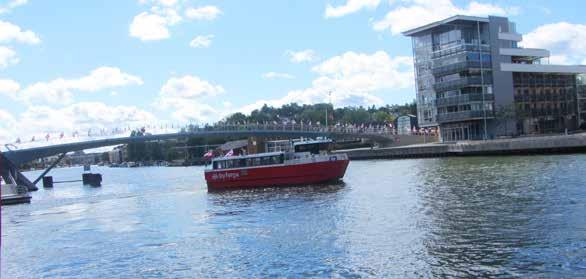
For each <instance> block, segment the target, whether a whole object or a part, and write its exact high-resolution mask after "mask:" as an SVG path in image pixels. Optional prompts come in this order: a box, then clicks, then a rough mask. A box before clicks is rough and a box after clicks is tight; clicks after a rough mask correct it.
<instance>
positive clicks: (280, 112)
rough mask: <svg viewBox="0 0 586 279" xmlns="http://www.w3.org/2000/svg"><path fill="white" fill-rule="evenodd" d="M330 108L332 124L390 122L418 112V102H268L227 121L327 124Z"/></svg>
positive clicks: (330, 121)
mask: <svg viewBox="0 0 586 279" xmlns="http://www.w3.org/2000/svg"><path fill="white" fill-rule="evenodd" d="M326 109H327V112H328V114H327V115H328V122H329V125H333V124H337V123H341V124H359V125H360V124H386V123H391V122H393V121H395V119H396V118H397V117H399V116H401V115H406V114H412V115H417V105H416V103H415V101H413V102H411V103H406V104H404V105H386V106H381V107H375V106H374V105H373V106H372V107H367V108H365V107H361V106H360V107H343V108H336V109H334V108H333V107H332V105H331V104H314V105H299V104H296V103H291V104H288V105H284V106H282V107H280V108H275V107H271V106H267V105H266V104H265V105H264V106H263V107H262V108H260V109H256V110H254V111H252V112H251V113H250V114H249V115H245V114H243V113H240V112H237V113H234V114H232V115H230V116H229V117H227V118H226V119H224V120H223V122H226V123H267V122H269V123H271V122H277V123H283V122H295V123H301V122H303V123H310V122H311V123H312V124H318V123H319V124H320V125H325V122H326V121H325V120H326Z"/></svg>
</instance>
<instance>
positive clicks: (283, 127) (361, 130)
mask: <svg viewBox="0 0 586 279" xmlns="http://www.w3.org/2000/svg"><path fill="white" fill-rule="evenodd" d="M184 131H185V132H210V131H218V132H226V131H299V132H318V133H336V134H369V135H374V134H376V135H396V134H397V132H396V130H394V129H391V128H390V127H385V126H382V125H381V126H370V127H354V126H328V127H326V126H321V125H307V124H240V125H215V126H206V127H195V126H191V127H188V128H186V129H185V130H184Z"/></svg>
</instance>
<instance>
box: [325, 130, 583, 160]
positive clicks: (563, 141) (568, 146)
mask: <svg viewBox="0 0 586 279" xmlns="http://www.w3.org/2000/svg"><path fill="white" fill-rule="evenodd" d="M334 152H335V153H346V154H348V157H349V158H350V160H371V159H404V158H436V157H455V156H462V157H463V156H497V155H498V156H503V155H504V156H508V155H534V154H572V153H586V133H580V134H573V135H556V136H538V137H527V138H511V139H496V140H487V141H461V142H455V143H428V144H413V145H406V146H399V147H386V148H375V149H370V148H360V149H346V150H336V151H334Z"/></svg>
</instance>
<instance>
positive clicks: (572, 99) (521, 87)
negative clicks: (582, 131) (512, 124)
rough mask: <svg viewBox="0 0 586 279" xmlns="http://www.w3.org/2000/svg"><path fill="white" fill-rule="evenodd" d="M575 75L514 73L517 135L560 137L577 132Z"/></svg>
mask: <svg viewBox="0 0 586 279" xmlns="http://www.w3.org/2000/svg"><path fill="white" fill-rule="evenodd" d="M576 81H577V79H576V75H575V74H551V73H513V82H514V90H515V91H514V92H515V108H516V114H517V129H518V132H519V133H520V134H543V133H562V132H565V130H566V129H568V130H575V129H577V123H578V122H577V119H578V104H577V98H576V90H577V87H576V86H577V82H576Z"/></svg>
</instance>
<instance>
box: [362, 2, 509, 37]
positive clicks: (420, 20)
mask: <svg viewBox="0 0 586 279" xmlns="http://www.w3.org/2000/svg"><path fill="white" fill-rule="evenodd" d="M517 13H518V8H517V7H501V6H497V5H494V4H489V3H480V2H476V1H472V2H470V3H469V4H468V6H467V7H465V8H461V7H458V6H456V5H455V4H454V3H452V1H451V0H433V1H428V0H404V1H402V2H401V3H400V4H398V5H397V6H394V7H393V9H391V11H389V12H388V13H387V14H386V16H385V17H384V18H383V19H382V20H379V21H375V22H374V23H373V25H372V27H373V29H374V30H376V31H384V30H390V31H391V33H392V34H393V35H396V34H399V33H401V32H403V31H406V30H409V29H412V28H415V27H418V26H423V25H425V24H428V23H431V22H434V21H438V20H442V19H445V18H448V17H451V16H455V15H470V16H488V15H515V14H517Z"/></svg>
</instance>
